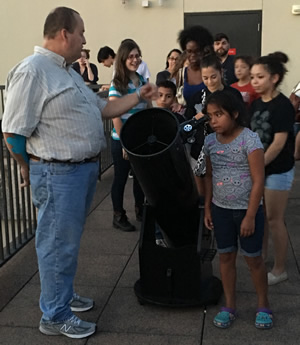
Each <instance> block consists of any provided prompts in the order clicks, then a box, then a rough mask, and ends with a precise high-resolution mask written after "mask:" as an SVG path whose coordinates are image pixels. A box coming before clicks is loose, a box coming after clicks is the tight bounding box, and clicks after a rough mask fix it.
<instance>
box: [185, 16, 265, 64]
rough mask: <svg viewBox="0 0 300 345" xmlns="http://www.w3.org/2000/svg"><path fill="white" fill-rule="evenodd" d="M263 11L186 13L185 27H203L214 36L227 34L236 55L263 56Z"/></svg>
mask: <svg viewBox="0 0 300 345" xmlns="http://www.w3.org/2000/svg"><path fill="white" fill-rule="evenodd" d="M261 23H262V12H261V11H235V12H203V13H185V15H184V27H185V28H186V27H189V26H193V25H202V26H204V27H206V28H207V29H208V30H210V32H211V33H212V35H213V36H214V35H215V34H217V33H219V32H223V33H225V34H226V35H227V36H228V37H229V40H230V46H231V48H235V49H236V55H250V56H253V57H258V56H260V55H261Z"/></svg>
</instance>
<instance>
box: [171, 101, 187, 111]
mask: <svg viewBox="0 0 300 345" xmlns="http://www.w3.org/2000/svg"><path fill="white" fill-rule="evenodd" d="M183 109H184V106H183V105H182V104H179V103H173V104H171V111H173V113H180V112H181V111H182V110H183Z"/></svg>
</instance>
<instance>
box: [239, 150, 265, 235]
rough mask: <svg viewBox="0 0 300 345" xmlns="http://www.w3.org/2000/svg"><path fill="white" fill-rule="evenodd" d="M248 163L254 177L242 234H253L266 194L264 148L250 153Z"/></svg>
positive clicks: (242, 225) (252, 177)
mask: <svg viewBox="0 0 300 345" xmlns="http://www.w3.org/2000/svg"><path fill="white" fill-rule="evenodd" d="M248 163H249V168H250V174H251V179H252V188H251V192H250V196H249V203H248V209H247V213H246V215H245V218H244V219H243V221H242V224H241V230H240V235H241V236H242V237H247V236H251V235H252V234H253V233H254V230H255V216H256V212H257V209H258V206H259V204H260V202H261V199H262V197H263V194H264V182H265V163H264V151H263V149H257V150H255V151H253V152H251V153H250V154H249V155H248Z"/></svg>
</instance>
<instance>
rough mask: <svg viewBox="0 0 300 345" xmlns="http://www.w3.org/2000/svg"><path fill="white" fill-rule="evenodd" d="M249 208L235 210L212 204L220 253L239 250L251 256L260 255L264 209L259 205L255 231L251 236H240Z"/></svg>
mask: <svg viewBox="0 0 300 345" xmlns="http://www.w3.org/2000/svg"><path fill="white" fill-rule="evenodd" d="M246 212H247V210H233V209H226V208H222V207H218V206H216V205H214V204H213V205H212V219H213V224H214V232H215V236H216V241H217V247H218V252H219V253H232V252H236V251H237V250H238V239H239V242H240V252H241V254H243V255H245V256H249V257H256V256H260V255H261V253H262V243H263V237H264V211H263V207H262V205H260V206H259V208H258V210H257V213H256V217H255V231H254V233H253V235H251V236H249V237H240V228H241V223H242V221H243V219H244V217H245V215H246Z"/></svg>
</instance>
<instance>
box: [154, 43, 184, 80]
mask: <svg viewBox="0 0 300 345" xmlns="http://www.w3.org/2000/svg"><path fill="white" fill-rule="evenodd" d="M180 55H181V51H180V50H179V49H172V50H171V51H170V52H169V54H168V56H167V62H166V69H165V70H164V71H161V72H158V73H157V75H156V85H158V84H159V83H161V82H162V81H165V80H169V79H170V78H171V75H172V74H173V72H174V67H175V65H176V62H177V60H178V58H179V57H180ZM174 82H176V81H175V80H174Z"/></svg>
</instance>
